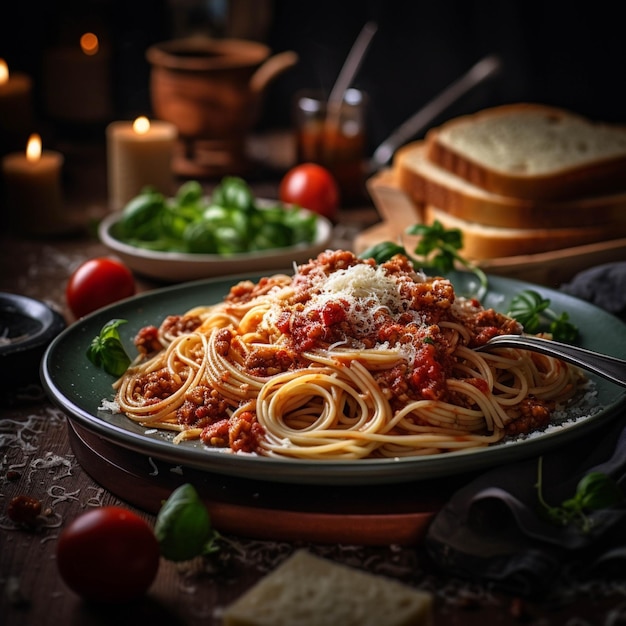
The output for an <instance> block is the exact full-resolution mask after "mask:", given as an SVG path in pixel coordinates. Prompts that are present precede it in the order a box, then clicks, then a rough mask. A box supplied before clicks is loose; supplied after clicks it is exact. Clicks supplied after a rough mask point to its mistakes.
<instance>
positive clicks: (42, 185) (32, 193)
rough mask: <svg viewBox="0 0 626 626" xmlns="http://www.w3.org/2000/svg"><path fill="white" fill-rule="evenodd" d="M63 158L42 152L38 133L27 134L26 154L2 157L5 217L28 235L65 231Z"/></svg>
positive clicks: (55, 153) (54, 153)
mask: <svg viewBox="0 0 626 626" xmlns="http://www.w3.org/2000/svg"><path fill="white" fill-rule="evenodd" d="M63 161H64V159H63V155H62V154H61V153H60V152H55V151H53V150H45V151H42V149H41V138H40V137H39V135H31V137H30V139H29V141H28V146H27V148H26V153H23V152H19V153H11V154H7V155H6V156H5V157H4V158H3V160H2V173H3V177H4V188H5V193H6V216H7V218H8V221H9V223H10V224H11V225H12V226H13V227H14V228H15V229H16V230H18V231H20V232H22V233H26V234H32V235H50V234H56V233H61V232H65V231H67V230H68V227H69V226H68V220H67V219H66V215H65V212H64V207H63V193H62V185H61V169H62V167H63Z"/></svg>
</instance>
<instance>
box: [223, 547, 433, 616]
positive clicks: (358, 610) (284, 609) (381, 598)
mask: <svg viewBox="0 0 626 626" xmlns="http://www.w3.org/2000/svg"><path fill="white" fill-rule="evenodd" d="M222 620H223V624H224V626H293V625H294V624H297V625H298V626H328V625H332V624H341V625H345V626H380V625H381V624H384V625H385V626H429V625H431V624H432V623H433V597H432V595H431V594H430V593H427V592H424V591H419V590H417V589H413V588H411V587H409V586H407V585H403V584H401V583H399V582H398V581H395V580H392V579H388V578H383V577H381V576H376V575H373V574H369V573H367V572H363V571H360V570H357V569H354V568H351V567H347V566H345V565H340V564H337V563H333V562H332V561H329V560H327V559H322V558H320V557H317V556H315V555H313V554H311V553H309V552H307V551H306V550H299V551H297V552H296V553H294V554H293V556H291V557H290V558H288V559H287V560H286V561H285V562H284V563H283V564H282V565H280V566H278V567H277V568H276V569H275V570H274V571H273V572H271V573H270V574H268V575H267V576H265V578H263V579H261V580H260V581H259V582H258V583H257V584H256V585H255V586H254V587H252V589H250V590H249V591H248V592H246V593H245V594H244V595H243V596H241V597H240V598H239V599H238V600H236V601H235V602H234V603H233V604H231V605H230V606H228V607H227V608H226V609H225V610H224V613H223V616H222Z"/></svg>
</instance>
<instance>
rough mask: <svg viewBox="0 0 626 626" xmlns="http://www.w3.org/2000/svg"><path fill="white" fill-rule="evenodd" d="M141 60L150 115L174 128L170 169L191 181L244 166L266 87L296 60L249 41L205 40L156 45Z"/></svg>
mask: <svg viewBox="0 0 626 626" xmlns="http://www.w3.org/2000/svg"><path fill="white" fill-rule="evenodd" d="M146 57H147V59H148V61H149V63H150V64H151V75H150V94H151V99H152V108H153V111H154V114H155V116H156V117H157V118H159V119H162V120H166V121H169V122H172V123H173V124H175V125H176V127H177V128H178V132H179V144H180V145H179V150H178V155H177V158H176V159H175V163H174V168H175V170H176V172H177V173H178V174H181V175H191V176H201V175H204V174H206V175H212V174H228V173H232V174H234V173H237V172H239V171H240V170H241V169H242V168H243V167H245V140H246V137H247V136H248V134H249V133H250V131H251V130H252V128H253V126H254V125H255V123H256V122H257V121H258V119H259V115H260V112H261V106H262V101H263V95H264V92H265V90H266V87H267V86H268V85H269V84H270V83H271V81H272V80H274V79H275V78H276V77H277V76H279V75H280V74H281V73H282V72H284V71H285V70H286V69H288V68H290V67H291V66H293V65H294V64H295V63H296V62H297V60H298V57H297V55H296V54H295V53H294V52H291V51H287V52H282V53H279V54H276V55H271V52H270V49H269V48H268V47H267V46H265V45H264V44H261V43H258V42H254V41H247V40H242V39H207V38H204V37H202V38H197V37H196V38H186V39H174V40H171V41H167V42H163V43H159V44H155V45H154V46H151V47H150V48H148V50H147V52H146Z"/></svg>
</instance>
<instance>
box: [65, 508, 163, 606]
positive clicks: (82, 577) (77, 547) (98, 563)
mask: <svg viewBox="0 0 626 626" xmlns="http://www.w3.org/2000/svg"><path fill="white" fill-rule="evenodd" d="M56 557H57V566H58V569H59V573H60V574H61V577H62V578H63V580H64V581H65V583H66V584H67V586H68V587H69V588H70V589H72V590H73V591H75V592H76V593H77V594H79V595H80V596H81V597H83V598H84V599H86V600H90V601H94V602H102V603H119V602H127V601H129V600H132V599H133V598H137V597H139V596H141V595H143V594H144V593H145V592H146V591H147V590H148V588H149V587H150V585H151V584H152V582H153V581H154V579H155V577H156V574H157V571H158V568H159V559H160V554H159V544H158V542H157V539H156V537H155V535H154V532H153V530H152V528H151V527H150V525H149V524H148V523H147V522H146V521H145V520H144V519H143V518H141V517H139V515H136V514H135V513H133V512H132V511H129V510H128V509H125V508H122V507H116V506H108V507H100V508H96V509H92V510H90V511H88V512H87V513H83V514H82V515H79V516H78V517H77V518H75V519H74V520H73V521H72V522H70V524H69V525H68V526H66V527H65V528H64V529H63V531H62V532H61V535H60V536H59V540H58V543H57V550H56Z"/></svg>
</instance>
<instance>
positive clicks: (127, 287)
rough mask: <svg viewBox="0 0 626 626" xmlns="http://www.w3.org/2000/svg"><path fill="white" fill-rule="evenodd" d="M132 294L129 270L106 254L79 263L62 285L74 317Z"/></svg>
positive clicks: (133, 283) (133, 289)
mask: <svg viewBox="0 0 626 626" xmlns="http://www.w3.org/2000/svg"><path fill="white" fill-rule="evenodd" d="M134 293H135V279H134V277H133V274H132V272H131V271H130V270H129V269H128V267H126V265H124V264H123V263H122V262H121V261H116V260H115V259H111V258H109V257H99V258H96V259H90V260H89V261H85V262H84V263H83V264H82V265H79V266H78V268H76V270H74V272H73V273H72V275H71V276H70V278H69V280H68V281H67V286H66V288H65V298H66V300H67V305H68V306H69V308H70V311H72V313H73V314H74V315H75V316H76V317H83V315H87V313H91V312H92V311H95V310H96V309H99V308H100V307H103V306H106V305H107V304H112V303H113V302H117V301H118V300H121V299H122V298H127V297H129V296H132V295H133V294H134Z"/></svg>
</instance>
